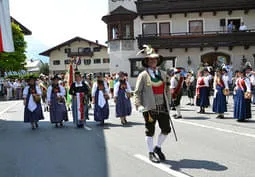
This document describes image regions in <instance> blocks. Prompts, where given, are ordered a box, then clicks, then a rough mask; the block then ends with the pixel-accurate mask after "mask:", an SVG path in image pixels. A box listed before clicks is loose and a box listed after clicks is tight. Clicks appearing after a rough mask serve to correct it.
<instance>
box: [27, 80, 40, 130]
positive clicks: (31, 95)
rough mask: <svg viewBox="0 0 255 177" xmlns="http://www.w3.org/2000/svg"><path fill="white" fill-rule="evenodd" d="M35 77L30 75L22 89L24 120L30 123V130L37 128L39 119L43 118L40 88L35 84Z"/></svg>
mask: <svg viewBox="0 0 255 177" xmlns="http://www.w3.org/2000/svg"><path fill="white" fill-rule="evenodd" d="M35 81H36V79H35V78H34V77H32V76H31V77H30V78H29V81H28V85H27V86H26V87H25V88H24V90H23V98H24V105H25V110H24V122H29V123H31V126H32V130H35V128H38V127H39V125H38V122H39V120H42V119H44V117H43V112H42V105H41V95H42V92H41V89H40V87H39V86H37V85H36V82H35Z"/></svg>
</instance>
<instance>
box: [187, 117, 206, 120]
mask: <svg viewBox="0 0 255 177" xmlns="http://www.w3.org/2000/svg"><path fill="white" fill-rule="evenodd" d="M182 119H187V120H207V119H210V118H209V117H183V118H182Z"/></svg>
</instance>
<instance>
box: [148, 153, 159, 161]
mask: <svg viewBox="0 0 255 177" xmlns="http://www.w3.org/2000/svg"><path fill="white" fill-rule="evenodd" d="M149 159H150V161H152V162H153V163H159V162H160V160H159V159H158V158H157V157H156V156H155V154H154V152H150V153H149Z"/></svg>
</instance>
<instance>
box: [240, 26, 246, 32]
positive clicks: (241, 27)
mask: <svg viewBox="0 0 255 177" xmlns="http://www.w3.org/2000/svg"><path fill="white" fill-rule="evenodd" d="M246 30H247V26H246V25H241V26H240V27H239V31H246Z"/></svg>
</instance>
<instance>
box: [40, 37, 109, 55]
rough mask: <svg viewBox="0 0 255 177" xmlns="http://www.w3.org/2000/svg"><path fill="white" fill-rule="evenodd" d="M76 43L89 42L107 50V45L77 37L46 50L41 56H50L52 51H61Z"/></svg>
mask: <svg viewBox="0 0 255 177" xmlns="http://www.w3.org/2000/svg"><path fill="white" fill-rule="evenodd" d="M75 41H85V42H88V43H91V44H95V45H97V46H100V47H104V48H107V47H106V46H105V45H102V44H98V43H96V42H93V41H90V40H87V39H84V38H81V37H78V36H76V37H74V38H72V39H70V40H68V41H66V42H63V43H61V44H59V45H57V46H55V47H52V48H50V49H48V50H46V51H44V52H41V53H39V55H44V56H50V53H51V52H52V51H54V50H56V49H60V48H61V47H63V46H67V45H70V44H71V43H73V42H75Z"/></svg>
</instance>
